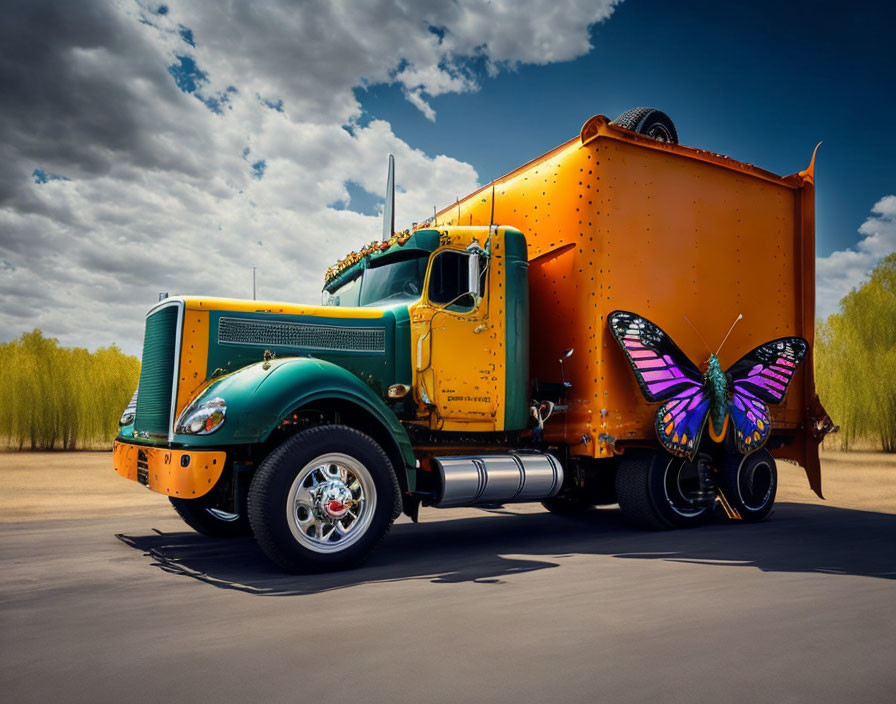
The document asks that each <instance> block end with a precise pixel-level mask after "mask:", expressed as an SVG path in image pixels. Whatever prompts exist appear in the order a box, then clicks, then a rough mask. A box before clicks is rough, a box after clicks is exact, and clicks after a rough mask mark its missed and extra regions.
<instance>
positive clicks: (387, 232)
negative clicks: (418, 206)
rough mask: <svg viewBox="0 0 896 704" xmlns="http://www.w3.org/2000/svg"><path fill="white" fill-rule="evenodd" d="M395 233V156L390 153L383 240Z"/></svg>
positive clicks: (385, 240)
mask: <svg viewBox="0 0 896 704" xmlns="http://www.w3.org/2000/svg"><path fill="white" fill-rule="evenodd" d="M394 234H395V157H394V156H392V155H391V154H390V155H389V171H388V173H387V175H386V206H385V207H384V208H383V242H387V241H388V240H389V239H390V238H391V237H392V235H394Z"/></svg>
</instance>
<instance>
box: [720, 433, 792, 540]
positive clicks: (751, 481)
mask: <svg viewBox="0 0 896 704" xmlns="http://www.w3.org/2000/svg"><path fill="white" fill-rule="evenodd" d="M720 484H721V488H722V491H723V492H724V494H725V498H726V499H728V502H729V503H730V504H731V505H732V507H734V508H735V509H736V510H737V512H738V513H739V514H740V517H741V518H742V519H743V520H745V521H748V522H752V523H755V522H758V521H762V520H765V519H766V518H768V515H769V514H770V513H771V511H772V508H773V507H774V505H775V496H776V495H777V493H778V466H777V464H776V463H775V458H774V457H772V455H771V453H770V452H769V451H768V450H757V451H756V452H752V453H750V454H749V455H746V456H744V455H729V456H728V457H727V458H726V460H725V465H724V467H723V468H722V477H721V480H720Z"/></svg>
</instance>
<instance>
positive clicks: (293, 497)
mask: <svg viewBox="0 0 896 704" xmlns="http://www.w3.org/2000/svg"><path fill="white" fill-rule="evenodd" d="M355 507H359V508H357V509H355ZM400 513H401V490H400V489H399V485H398V479H397V477H396V476H395V470H394V469H393V467H392V462H391V461H390V460H389V457H388V456H387V455H386V453H385V452H384V451H383V449H382V448H381V447H380V446H379V445H378V444H377V443H376V442H374V441H373V440H372V439H371V438H370V437H368V436H367V435H365V434H364V433H361V432H359V431H357V430H354V429H353V428H349V427H346V426H343V425H326V426H321V427H318V428H311V429H309V430H305V431H303V432H301V433H298V434H296V435H294V436H293V437H291V438H290V439H289V440H287V441H286V442H284V443H283V444H282V445H280V447H278V448H277V449H276V450H274V451H273V452H272V453H271V454H270V455H268V457H267V459H265V460H264V462H262V464H261V466H260V467H259V468H258V470H257V471H256V472H255V476H254V477H253V479H252V484H251V486H250V487H249V523H250V524H251V526H252V530H253V531H254V532H255V539H256V540H257V541H258V544H259V546H260V547H261V549H262V550H263V551H264V553H265V554H266V555H267V556H268V557H269V558H270V559H271V560H272V561H273V562H275V563H276V564H277V565H279V566H280V567H282V568H283V569H284V570H287V571H289V572H296V573H302V572H320V571H325V570H338V569H345V568H348V567H353V566H355V565H357V564H359V563H360V562H361V561H363V560H364V558H366V557H367V556H368V554H369V553H370V551H371V550H372V549H373V548H374V547H375V546H376V545H377V544H378V543H379V542H380V540H382V539H383V537H384V536H385V535H386V533H387V532H388V530H389V527H390V526H391V525H392V521H393V520H394V519H395V518H396V517H398V515H399V514H400Z"/></svg>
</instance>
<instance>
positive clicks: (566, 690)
mask: <svg viewBox="0 0 896 704" xmlns="http://www.w3.org/2000/svg"><path fill="white" fill-rule="evenodd" d="M424 517H425V519H426V521H427V522H426V523H424V524H421V525H412V524H410V523H409V522H406V520H402V521H401V522H399V523H397V524H396V525H395V526H394V527H393V530H392V532H391V533H390V535H389V537H387V539H386V541H385V542H384V543H383V544H382V545H381V546H380V549H379V550H378V551H377V552H376V553H375V554H374V556H373V558H372V559H371V560H370V561H369V562H368V563H367V565H366V566H364V567H362V568H360V569H356V570H353V571H349V572H343V573H338V574H326V575H317V576H307V577H296V576H287V575H284V574H281V573H279V572H277V571H276V570H275V569H274V568H272V566H271V565H270V564H269V563H268V562H267V561H266V559H265V558H264V556H263V555H262V554H261V553H260V551H259V550H258V549H257V547H256V546H255V544H254V542H253V541H252V540H251V539H238V540H230V541H215V540H210V539H207V538H204V537H202V536H199V535H196V534H194V533H192V532H189V531H188V530H187V529H186V528H185V526H183V524H182V523H180V521H179V520H178V519H177V518H176V517H175V516H174V514H173V512H171V511H170V510H169V509H168V508H167V506H166V505H165V504H164V500H163V499H162V501H160V503H159V508H158V510H157V511H153V512H149V513H147V512H145V511H144V512H143V513H140V514H136V515H130V516H129V515H116V516H114V517H106V518H100V517H96V518H90V519H79V520H71V521H62V520H57V521H35V522H30V523H13V524H7V525H2V526H0V565H2V570H0V572H2V573H0V618H2V623H0V628H2V640H0V645H2V657H0V699H2V700H3V701H5V702H48V701H66V702H80V701H84V702H107V701H109V702H112V701H114V702H123V701H128V702H142V701H147V702H149V701H176V702H180V701H196V702H203V701H212V700H214V701H217V702H230V701H246V702H314V701H321V702H323V701H326V702H353V701H357V702H483V701H486V702H531V701H549V702H552V704H554V703H557V702H598V701H600V702H613V703H614V704H618V703H622V702H710V701H712V702H750V703H751V704H754V703H755V702H775V703H779V702H810V701H811V702H814V703H817V702H846V701H849V702H887V703H890V702H893V701H894V696H896V695H894V687H896V629H894V626H896V516H893V515H891V514H883V513H875V512H869V511H859V510H850V509H844V508H833V507H828V506H819V505H808V504H797V503H784V504H780V505H779V506H778V508H777V510H776V513H775V514H774V515H773V516H772V518H771V520H769V521H768V522H766V523H764V524H760V525H732V524H722V523H718V524H713V525H709V526H706V527H704V528H701V529H698V530H691V531H678V532H668V533H645V532H640V531H636V530H633V529H630V528H627V527H625V526H624V525H623V524H622V523H621V521H620V517H619V514H618V511H616V510H612V509H601V510H594V511H592V512H590V513H588V514H587V515H586V516H584V517H579V518H562V517H557V516H553V515H550V514H548V513H545V512H542V511H540V510H537V509H536V508H534V507H527V508H523V509H519V510H517V509H514V510H511V511H507V512H485V511H477V510H468V509H464V510H457V511H441V512H439V511H435V510H430V511H427V512H425V516H424ZM460 518H462V520H458V519H460ZM117 536H120V537H117Z"/></svg>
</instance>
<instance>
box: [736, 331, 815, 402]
mask: <svg viewBox="0 0 896 704" xmlns="http://www.w3.org/2000/svg"><path fill="white" fill-rule="evenodd" d="M808 351H809V343H808V342H806V341H805V340H804V339H803V338H801V337H782V338H779V339H777V340H772V341H771V342H766V343H765V344H764V345H760V346H759V347H757V348H756V349H754V350H753V351H751V352H748V353H747V354H745V355H744V356H743V357H741V358H740V359H739V360H738V361H737V362H735V363H734V365H732V367H731V368H730V369H729V370H728V372H727V374H728V376H729V377H730V378H731V381H732V383H733V384H734V391H735V393H738V394H742V395H743V396H744V397H746V398H748V399H749V398H758V399H761V400H763V401H765V402H766V403H772V404H775V403H781V401H783V400H784V396H785V395H786V394H787V389H788V388H789V387H790V382H791V381H792V380H793V375H794V373H795V372H796V370H797V367H798V366H799V365H800V362H802V361H803V359H804V358H805V357H806V353H807V352H808Z"/></svg>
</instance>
